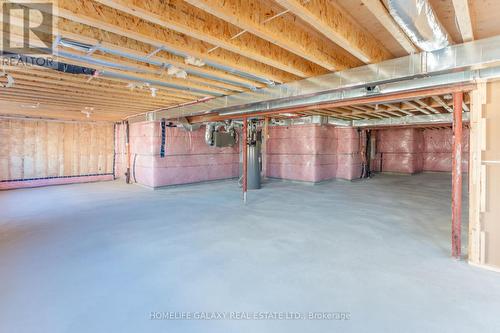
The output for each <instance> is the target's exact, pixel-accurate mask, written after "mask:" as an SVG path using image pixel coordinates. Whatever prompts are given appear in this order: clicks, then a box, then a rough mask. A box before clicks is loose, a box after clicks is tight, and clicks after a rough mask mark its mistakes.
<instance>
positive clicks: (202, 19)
mask: <svg viewBox="0 0 500 333" xmlns="http://www.w3.org/2000/svg"><path fill="white" fill-rule="evenodd" d="M96 1H97V2H100V3H102V4H103V5H106V6H109V7H112V8H114V9H116V10H119V11H122V12H125V13H127V14H130V15H134V16H136V17H138V18H140V19H142V20H145V21H148V22H151V23H154V24H157V25H159V26H162V27H164V28H167V29H171V30H174V31H177V32H179V33H182V34H185V35H187V36H190V37H193V38H196V39H199V40H202V41H204V42H207V43H210V44H212V45H215V46H217V47H220V48H223V49H226V50H228V51H231V52H234V53H236V54H239V55H241V56H243V57H248V58H250V59H253V60H255V61H258V62H261V63H263V64H267V65H269V66H272V67H275V68H278V69H281V70H283V71H285V72H289V73H291V74H294V75H297V76H298V77H302V78H305V77H310V76H315V75H319V74H323V73H324V72H325V71H324V69H323V68H321V67H319V66H317V65H315V64H312V63H309V62H307V61H304V59H303V58H301V57H298V56H297V55H295V54H293V53H290V52H288V51H286V50H284V49H282V48H280V47H277V46H276V45H274V44H272V43H270V42H268V41H266V40H263V39H261V38H258V37H256V36H254V35H251V34H246V35H244V36H243V35H242V36H241V38H234V36H236V35H238V33H240V29H239V28H237V27H235V26H232V25H231V24H229V23H228V22H226V21H223V20H221V19H219V18H217V17H215V16H212V15H210V14H208V13H206V12H204V11H202V10H199V9H198V8H196V7H193V6H191V5H189V4H187V3H186V2H184V1H180V0H170V1H169V2H168V5H165V4H163V3H160V2H157V1H156V2H154V1H143V0H141V1H139V0H96Z"/></svg>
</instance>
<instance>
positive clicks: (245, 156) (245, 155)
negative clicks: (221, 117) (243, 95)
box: [242, 117, 248, 203]
mask: <svg viewBox="0 0 500 333" xmlns="http://www.w3.org/2000/svg"><path fill="white" fill-rule="evenodd" d="M247 126H248V124H247V118H246V117H243V135H242V136H243V201H244V202H245V203H246V202H247V175H248V170H247V169H248V162H247V159H248V144H247V139H248V134H247Z"/></svg>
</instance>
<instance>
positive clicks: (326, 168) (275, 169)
mask: <svg viewBox="0 0 500 333" xmlns="http://www.w3.org/2000/svg"><path fill="white" fill-rule="evenodd" d="M268 135H269V138H268V140H267V147H266V151H267V159H266V160H267V169H266V170H267V176H268V177H272V178H281V179H290V180H299V181H308V182H320V181H324V180H327V179H332V178H345V179H353V178H356V177H358V176H359V175H358V172H357V170H358V169H359V170H360V161H359V157H358V155H359V154H358V151H359V148H358V142H359V137H358V133H357V131H356V130H355V129H351V128H345V129H344V128H342V129H340V128H335V127H333V126H330V125H320V124H307V125H293V126H271V127H269V132H268ZM358 166H359V168H358Z"/></svg>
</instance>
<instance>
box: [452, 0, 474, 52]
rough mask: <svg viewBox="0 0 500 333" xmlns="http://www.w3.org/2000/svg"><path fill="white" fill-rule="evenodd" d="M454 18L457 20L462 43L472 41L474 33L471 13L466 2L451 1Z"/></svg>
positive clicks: (459, 0) (461, 0) (464, 0)
mask: <svg viewBox="0 0 500 333" xmlns="http://www.w3.org/2000/svg"><path fill="white" fill-rule="evenodd" d="M452 1H453V8H454V10H455V16H456V19H457V23H458V27H459V30H460V34H461V35H462V40H463V42H464V43H465V42H470V41H472V40H474V31H473V29H472V20H471V13H470V12H471V11H470V8H469V1H468V0H452Z"/></svg>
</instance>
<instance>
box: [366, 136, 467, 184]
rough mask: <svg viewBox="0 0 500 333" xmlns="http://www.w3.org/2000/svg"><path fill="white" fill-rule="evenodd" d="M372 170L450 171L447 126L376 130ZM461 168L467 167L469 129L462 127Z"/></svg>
mask: <svg viewBox="0 0 500 333" xmlns="http://www.w3.org/2000/svg"><path fill="white" fill-rule="evenodd" d="M376 138H377V139H376V147H377V149H376V154H375V156H376V157H375V159H373V160H372V163H371V165H372V170H373V171H379V172H396V173H407V174H414V173H418V172H422V171H434V172H451V164H452V163H451V162H452V148H453V132H452V129H451V128H436V129H434V128H432V129H422V128H395V129H383V130H377V131H376ZM462 140H463V147H462V149H463V154H462V169H463V171H464V172H467V170H468V161H469V130H468V129H467V128H464V130H463V138H462Z"/></svg>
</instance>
